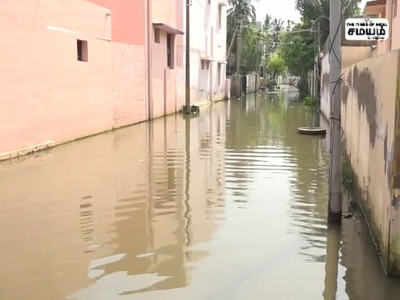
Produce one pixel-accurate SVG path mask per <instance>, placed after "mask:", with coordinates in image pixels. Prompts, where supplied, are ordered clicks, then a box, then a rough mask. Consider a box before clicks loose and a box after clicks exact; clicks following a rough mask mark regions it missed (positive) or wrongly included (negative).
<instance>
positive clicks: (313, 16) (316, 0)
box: [296, 0, 361, 44]
mask: <svg viewBox="0 0 400 300" xmlns="http://www.w3.org/2000/svg"><path fill="white" fill-rule="evenodd" d="M338 1H342V2H343V17H344V18H348V17H352V16H357V15H359V14H360V9H359V7H358V4H359V3H360V2H361V0H338ZM296 7H297V9H298V11H299V12H300V14H301V16H302V18H303V20H302V21H303V23H304V24H305V25H306V26H308V27H311V25H312V23H313V21H315V20H319V22H320V26H321V44H324V43H325V42H326V39H327V38H328V36H329V0H296Z"/></svg>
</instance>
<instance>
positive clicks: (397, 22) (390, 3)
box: [364, 0, 400, 55]
mask: <svg viewBox="0 0 400 300" xmlns="http://www.w3.org/2000/svg"><path fill="white" fill-rule="evenodd" d="M364 15H365V16H369V17H377V18H386V19H388V21H389V26H390V33H389V39H388V40H386V41H378V45H377V49H376V54H377V55H383V54H387V53H388V52H390V51H392V50H396V49H400V6H399V0H375V1H369V2H367V4H366V6H365V9H364Z"/></svg>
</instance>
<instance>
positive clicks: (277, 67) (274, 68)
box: [267, 52, 286, 79]
mask: <svg viewBox="0 0 400 300" xmlns="http://www.w3.org/2000/svg"><path fill="white" fill-rule="evenodd" d="M267 70H268V71H269V72H270V73H271V74H272V78H274V79H276V77H277V76H278V75H280V74H282V73H283V72H285V70H286V64H285V61H284V60H283V58H282V56H281V55H280V54H279V52H276V53H274V54H273V55H271V56H270V57H269V60H268V65H267Z"/></svg>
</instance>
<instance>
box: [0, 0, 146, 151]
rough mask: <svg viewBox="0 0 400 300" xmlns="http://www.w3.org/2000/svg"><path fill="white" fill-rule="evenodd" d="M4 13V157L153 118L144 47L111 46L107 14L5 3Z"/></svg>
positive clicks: (0, 17)
mask: <svg viewBox="0 0 400 300" xmlns="http://www.w3.org/2000/svg"><path fill="white" fill-rule="evenodd" d="M0 11H1V12H2V13H1V14H0V27H1V28H2V29H3V30H2V33H3V35H2V39H0V65H1V72H0V82H1V87H2V97H1V98H2V107H3V108H2V109H1V110H0V120H1V122H2V126H1V127H0V140H1V143H0V153H4V152H9V151H15V150H17V149H21V148H24V147H29V146H32V145H36V144H40V143H43V142H45V141H47V140H53V141H54V142H56V143H62V142H66V141H70V140H73V139H76V138H79V137H83V136H88V135H91V134H95V133H99V132H102V131H105V130H110V129H112V128H115V127H119V126H123V125H128V124H132V123H136V122H139V121H143V120H145V119H146V105H145V95H146V90H145V66H146V62H145V55H144V52H145V51H144V46H139V45H127V44H121V43H113V42H110V41H107V40H104V39H106V38H107V36H106V35H107V28H105V21H106V18H107V13H108V10H107V9H104V8H102V7H100V6H96V5H94V4H91V3H89V2H87V1H82V0H69V1H68V2H66V1H63V0H19V1H13V0H3V1H0ZM15 16H18V17H15ZM77 39H83V40H87V41H88V49H89V61H88V62H81V61H78V60H77Z"/></svg>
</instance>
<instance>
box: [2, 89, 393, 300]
mask: <svg viewBox="0 0 400 300" xmlns="http://www.w3.org/2000/svg"><path fill="white" fill-rule="evenodd" d="M315 118H316V116H315V115H314V114H313V113H312V112H310V111H309V110H308V109H306V108H305V107H304V106H303V105H302V104H301V103H299V102H297V100H296V97H295V96H293V95H284V96H283V97H278V96H270V97H268V96H263V95H258V96H257V97H255V96H254V95H251V96H248V97H247V99H242V100H231V101H229V102H221V103H218V104H215V105H213V106H212V107H205V108H203V109H202V110H201V113H200V116H199V117H197V118H192V119H188V120H185V119H183V117H182V116H181V115H174V116H170V117H167V118H162V119H158V120H155V121H154V122H152V123H143V124H139V125H136V126H133V127H129V128H125V129H121V130H117V131H115V132H111V133H106V134H101V135H98V136H95V137H91V138H88V139H84V140H80V141H77V142H74V143H70V144H66V145H63V146H60V147H57V148H55V149H52V150H50V151H47V152H41V153H38V154H35V155H32V156H28V157H25V158H22V159H19V160H14V161H8V162H4V163H1V164H0V191H1V196H0V198H1V202H0V203H1V204H0V254H1V255H0V266H1V268H0V299H1V300H20V299H29V300H58V299H68V300H113V299H127V300H128V299H143V300H148V299H157V300H158V299H171V300H179V299H182V300H183V299H184V300H189V299H190V300H192V299H193V300H197V299H198V300H203V299H204V300H222V299H227V300H228V299H229V300H231V299H232V300H239V299H240V300H243V299H251V300H257V299H271V300H272V299H274V300H279V299H282V300H291V299H295V300H299V299H300V300H302V299H304V300H312V299H329V300H330V299H332V300H333V299H350V300H395V299H396V300H398V299H400V281H399V280H395V279H387V278H385V276H384V274H383V271H382V269H381V267H380V264H379V260H378V258H377V256H376V254H375V251H374V248H373V247H372V245H371V243H370V242H369V239H368V232H367V229H366V226H365V224H364V223H363V219H362V218H361V216H360V215H359V214H358V213H357V211H354V212H353V217H351V218H348V219H344V220H343V225H342V227H339V228H337V227H329V228H328V226H327V223H326V219H327V201H328V197H327V193H328V178H327V168H328V153H327V148H326V145H327V140H326V139H323V138H321V137H311V136H301V135H298V134H297V132H296V129H297V127H301V126H307V125H310V124H312V123H313V122H315Z"/></svg>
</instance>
